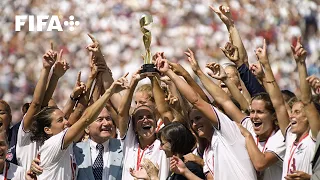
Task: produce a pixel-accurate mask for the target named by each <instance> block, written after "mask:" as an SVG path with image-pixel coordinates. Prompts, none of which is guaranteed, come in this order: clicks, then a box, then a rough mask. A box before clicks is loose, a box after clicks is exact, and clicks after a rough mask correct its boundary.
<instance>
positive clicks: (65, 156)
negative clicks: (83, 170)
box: [38, 129, 77, 180]
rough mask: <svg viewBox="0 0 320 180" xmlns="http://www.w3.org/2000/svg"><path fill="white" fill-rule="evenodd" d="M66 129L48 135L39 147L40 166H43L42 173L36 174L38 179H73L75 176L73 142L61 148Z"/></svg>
mask: <svg viewBox="0 0 320 180" xmlns="http://www.w3.org/2000/svg"><path fill="white" fill-rule="evenodd" d="M67 130H68V129H66V130H64V131H62V132H60V133H59V134H57V135H54V136H52V137H50V138H49V139H47V140H46V141H45V142H44V144H43V145H42V146H41V147H40V150H39V156H40V162H41V163H40V167H42V168H43V173H42V174H41V175H39V176H38V180H58V179H59V180H73V179H75V177H77V176H76V163H75V161H74V160H75V159H74V157H73V148H72V147H73V144H70V145H69V146H68V147H67V148H66V149H64V150H63V149H62V148H63V140H64V136H65V134H66V132H67Z"/></svg>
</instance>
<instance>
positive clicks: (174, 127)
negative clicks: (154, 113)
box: [157, 122, 196, 155]
mask: <svg viewBox="0 0 320 180" xmlns="http://www.w3.org/2000/svg"><path fill="white" fill-rule="evenodd" d="M161 137H162V138H164V139H165V140H167V141H168V142H169V143H170V144H171V152H172V154H182V155H185V154H188V153H190V152H191V151H192V149H193V148H194V146H195V144H196V138H195V137H194V136H193V134H192V133H191V131H190V130H189V129H188V128H187V127H185V126H184V125H183V124H181V123H180V122H172V123H170V124H169V125H166V126H164V127H163V128H162V129H161V130H160V131H159V132H158V133H157V138H158V139H159V140H160V141H161Z"/></svg>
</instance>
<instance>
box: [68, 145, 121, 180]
mask: <svg viewBox="0 0 320 180" xmlns="http://www.w3.org/2000/svg"><path fill="white" fill-rule="evenodd" d="M73 152H74V156H75V159H76V163H77V165H78V176H77V180H95V179H94V176H93V171H92V160H91V151H90V142H89V141H86V142H80V143H77V144H76V145H75V146H74V148H73ZM109 163H110V169H109V175H108V176H109V177H108V178H107V179H108V180H121V178H122V166H123V151H122V144H121V142H120V140H119V139H110V140H109Z"/></svg>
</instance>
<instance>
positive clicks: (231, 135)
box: [212, 106, 243, 144]
mask: <svg viewBox="0 0 320 180" xmlns="http://www.w3.org/2000/svg"><path fill="white" fill-rule="evenodd" d="M212 109H213V111H214V112H215V114H216V116H217V120H218V124H219V127H218V128H216V129H217V130H218V132H219V133H218V134H220V136H222V137H223V138H224V139H225V140H226V141H227V142H228V143H229V144H232V143H234V142H235V141H236V140H237V139H238V138H239V137H243V136H242V134H241V132H240V130H239V127H238V125H237V124H236V123H235V122H234V121H232V120H231V119H230V118H229V117H228V116H227V115H225V114H224V113H222V112H221V111H220V110H219V109H218V108H216V107H214V106H212Z"/></svg>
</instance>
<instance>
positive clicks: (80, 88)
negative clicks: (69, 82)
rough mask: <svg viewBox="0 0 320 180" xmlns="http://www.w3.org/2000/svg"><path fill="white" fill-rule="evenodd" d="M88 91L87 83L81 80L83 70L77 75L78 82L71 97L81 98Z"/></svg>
mask: <svg viewBox="0 0 320 180" xmlns="http://www.w3.org/2000/svg"><path fill="white" fill-rule="evenodd" d="M85 92H86V85H85V84H84V83H83V82H81V71H79V73H78V76H77V82H76V84H75V85H74V87H73V90H72V93H71V95H70V96H71V98H72V99H79V98H80V96H81V95H83V94H85Z"/></svg>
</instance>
